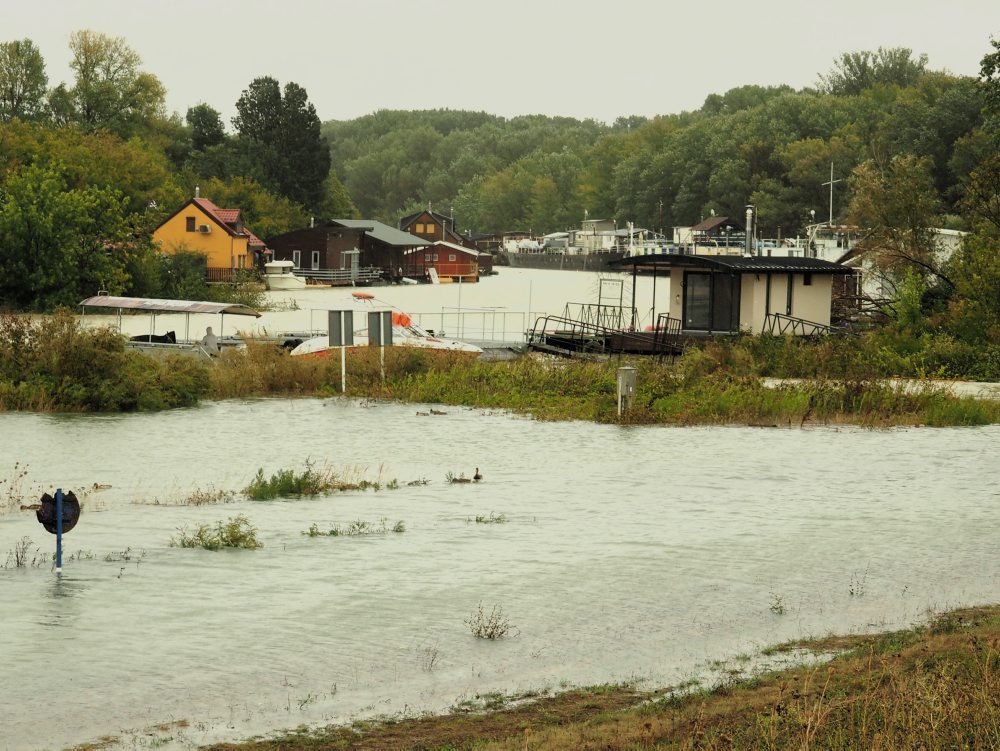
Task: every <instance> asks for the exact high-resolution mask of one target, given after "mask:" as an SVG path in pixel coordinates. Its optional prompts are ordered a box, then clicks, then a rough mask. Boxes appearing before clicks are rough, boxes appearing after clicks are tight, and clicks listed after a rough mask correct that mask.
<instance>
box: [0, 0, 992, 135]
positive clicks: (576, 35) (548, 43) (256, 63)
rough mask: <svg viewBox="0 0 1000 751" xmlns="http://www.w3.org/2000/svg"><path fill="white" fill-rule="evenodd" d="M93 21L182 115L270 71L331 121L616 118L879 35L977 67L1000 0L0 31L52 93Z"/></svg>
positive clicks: (315, 10) (141, 7) (608, 6)
mask: <svg viewBox="0 0 1000 751" xmlns="http://www.w3.org/2000/svg"><path fill="white" fill-rule="evenodd" d="M80 29H92V30H94V31H99V32H102V33H104V34H108V35H110V36H120V37H124V38H125V39H126V41H127V42H128V44H129V45H130V46H131V47H132V48H133V49H134V50H135V51H136V52H138V53H139V55H140V56H141V57H142V60H143V68H144V70H146V71H148V72H150V73H153V74H154V75H156V76H157V77H158V78H159V79H160V80H161V81H162V82H163V84H164V85H165V86H166V89H167V107H168V109H170V110H171V111H177V112H180V113H181V114H182V115H183V113H184V112H185V111H186V110H187V108H188V107H189V106H191V105H194V104H198V103H199V102H205V103H207V104H210V105H211V106H212V107H215V108H216V109H217V110H219V111H220V112H222V114H223V118H224V120H225V122H226V125H227V127H230V124H229V120H230V118H231V117H232V115H233V114H234V113H235V107H234V103H235V102H236V100H237V99H238V98H239V96H240V93H241V92H242V91H243V90H244V89H245V88H246V87H247V85H248V84H249V83H250V81H252V80H253V79H254V78H257V77H259V76H265V75H266V76H271V77H273V78H276V79H277V80H278V81H279V82H281V84H285V83H286V82H288V81H295V82H296V83H298V84H299V85H301V86H303V87H304V88H305V89H306V91H307V92H308V94H309V99H310V101H312V103H313V104H314V105H315V106H316V110H317V113H318V114H319V117H320V119H321V120H333V119H336V120H344V119H350V118H353V117H358V116H360V115H364V114H367V113H370V112H374V111H375V110H379V109H386V108H388V109H434V108H450V109H469V110H485V111H487V112H491V113H495V114H498V115H505V116H513V115H519V114H535V113H540V114H546V115H568V116H571V117H577V118H594V119H596V120H601V121H604V122H612V121H614V119H615V118H616V117H618V116H621V115H632V114H635V115H646V116H652V115H656V114H668V113H674V112H681V111H683V110H691V109H696V108H697V107H699V106H701V104H702V102H703V101H704V100H705V97H706V96H707V95H708V94H712V93H723V92H725V91H727V90H728V89H730V88H733V87H735V86H741V85H744V84H758V85H777V84H789V85H791V86H793V87H795V88H801V87H803V86H810V85H813V84H815V82H816V80H817V75H818V74H819V73H821V72H826V71H828V70H829V69H830V67H831V65H832V63H833V61H834V58H836V57H837V56H839V55H840V54H841V53H842V52H848V51H856V50H874V49H876V48H878V47H879V46H883V47H909V48H911V49H912V50H913V51H914V53H916V54H919V53H926V54H927V55H928V57H929V67H930V68H932V69H945V70H948V71H950V72H952V73H955V74H964V75H971V76H974V75H977V74H978V72H979V62H980V60H981V59H982V57H983V55H984V54H986V53H987V52H989V51H991V50H992V47H991V46H990V38H991V35H992V36H994V37H996V38H1000V0H952V2H942V1H941V0H933V1H930V0H905V1H904V0H840V1H839V2H825V3H824V2H815V1H812V2H810V1H808V0H758V1H757V2H747V1H746V0H743V1H741V2H735V1H734V0H714V1H713V0H708V1H703V2H693V0H646V1H641V0H562V1H561V2H556V1H555V0H501V2H492V3H486V2H479V1H478V0H352V1H351V2H346V1H344V0H283V1H282V0H171V2H162V0H155V2H151V1H150V0H16V1H15V0H0V41H10V40H13V39H23V38H25V37H27V38H29V39H31V40H32V41H34V42H35V44H36V45H37V46H38V47H39V49H40V50H41V52H42V55H43V56H44V58H45V61H46V69H47V72H48V76H49V85H50V86H51V85H55V84H57V83H59V82H62V81H66V82H67V83H70V82H71V81H72V77H71V75H70V70H69V67H68V62H69V48H68V41H69V35H70V33H71V32H73V31H77V30H80ZM230 129H231V127H230Z"/></svg>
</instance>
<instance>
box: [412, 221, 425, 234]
mask: <svg viewBox="0 0 1000 751" xmlns="http://www.w3.org/2000/svg"><path fill="white" fill-rule="evenodd" d="M414 231H415V232H416V233H417V234H418V235H419V234H420V233H422V232H423V231H424V225H423V223H422V222H417V226H416V228H415V229H414Z"/></svg>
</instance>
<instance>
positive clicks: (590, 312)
mask: <svg viewBox="0 0 1000 751" xmlns="http://www.w3.org/2000/svg"><path fill="white" fill-rule="evenodd" d="M562 317H563V318H567V319H570V320H573V321H579V322H580V323H586V324H591V325H594V326H599V327H602V328H606V329H612V330H621V329H625V328H627V327H628V326H629V325H631V323H632V320H633V318H634V317H635V316H634V312H633V311H632V309H631V308H628V309H626V308H624V307H622V306H621V305H604V304H599V303H574V302H568V303H566V308H565V309H564V310H563V314H562Z"/></svg>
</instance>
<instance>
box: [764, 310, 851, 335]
mask: <svg viewBox="0 0 1000 751" xmlns="http://www.w3.org/2000/svg"><path fill="white" fill-rule="evenodd" d="M763 331H766V332H768V333H769V334H792V335H793V336H817V335H820V334H838V333H840V329H836V328H834V327H833V326H827V325H826V324H824V323H816V322H815V321H807V320H805V319H804V318H793V317H792V316H786V315H784V314H782V313H768V314H767V316H765V317H764V328H763Z"/></svg>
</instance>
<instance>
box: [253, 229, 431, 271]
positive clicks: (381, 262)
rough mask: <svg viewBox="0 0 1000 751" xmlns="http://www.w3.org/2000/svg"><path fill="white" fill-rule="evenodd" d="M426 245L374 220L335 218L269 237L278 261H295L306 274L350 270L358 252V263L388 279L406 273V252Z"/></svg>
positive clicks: (270, 245) (412, 236) (417, 238)
mask: <svg viewBox="0 0 1000 751" xmlns="http://www.w3.org/2000/svg"><path fill="white" fill-rule="evenodd" d="M425 244H426V241H424V240H421V239H420V238H419V237H416V236H414V235H411V234H408V233H406V232H402V231H400V230H398V229H396V228H395V227H390V226H389V225H388V224H383V223H382V222H378V221H375V220H373V219H331V220H329V221H328V222H326V223H325V224H323V225H322V226H319V227H308V228H306V229H298V230H293V231H291V232H286V233H285V234H283V235H277V236H275V237H272V238H269V240H268V247H269V248H270V249H272V250H273V251H274V260H276V261H291V262H292V263H293V264H294V265H295V268H296V269H300V270H302V275H303V276H307V277H308V276H309V272H328V271H341V270H346V269H350V268H351V264H352V257H353V255H354V251H358V266H360V267H369V266H374V267H377V268H378V269H380V270H381V272H382V277H383V278H384V279H386V280H393V281H398V280H399V277H401V276H402V275H403V274H402V270H403V260H404V256H403V254H404V252H405V251H408V250H413V249H415V248H419V247H422V246H423V245H425Z"/></svg>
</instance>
